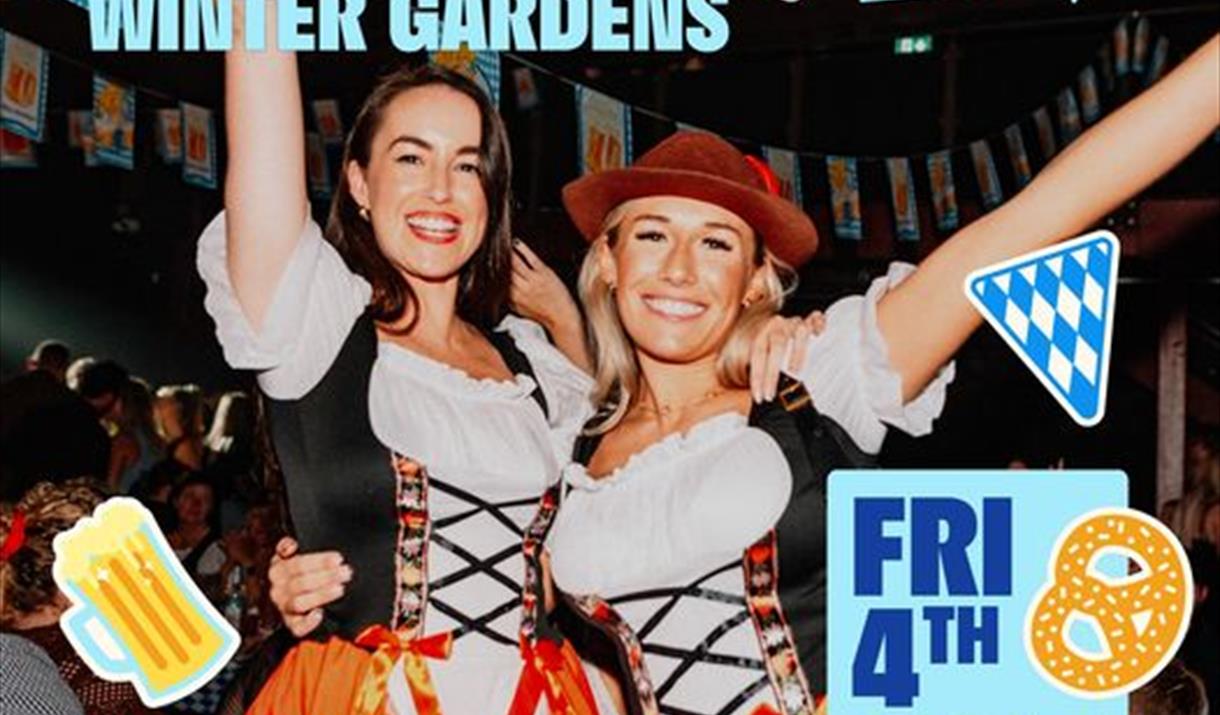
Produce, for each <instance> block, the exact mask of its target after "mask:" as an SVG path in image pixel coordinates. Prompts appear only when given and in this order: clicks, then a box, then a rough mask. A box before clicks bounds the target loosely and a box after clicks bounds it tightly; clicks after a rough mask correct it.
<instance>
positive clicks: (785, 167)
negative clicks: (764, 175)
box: [763, 146, 803, 206]
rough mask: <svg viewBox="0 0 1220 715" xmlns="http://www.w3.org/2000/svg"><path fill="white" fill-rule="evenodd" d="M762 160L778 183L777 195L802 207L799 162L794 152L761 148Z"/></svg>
mask: <svg viewBox="0 0 1220 715" xmlns="http://www.w3.org/2000/svg"><path fill="white" fill-rule="evenodd" d="M763 159H765V160H766V162H767V165H768V166H770V167H771V173H773V174H775V178H776V179H777V180H778V181H779V194H780V196H783V197H784V198H785V199H788V200H789V201H791V202H792V203H794V204H796V205H797V206H801V205H803V203H802V201H803V196H802V191H801V161H800V159H799V158H798V157H797V155H796V152H792V151H788V150H787V149H777V148H775V147H770V146H765V147H763Z"/></svg>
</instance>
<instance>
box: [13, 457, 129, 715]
mask: <svg viewBox="0 0 1220 715" xmlns="http://www.w3.org/2000/svg"><path fill="white" fill-rule="evenodd" d="M104 499H105V491H104V490H103V488H102V485H101V483H100V482H98V481H95V480H89V479H73V480H69V481H67V482H64V483H63V484H58V485H57V484H52V483H50V482H40V483H38V484H36V485H34V487H33V488H31V489H30V490H29V491H28V492H26V494H25V495H24V496H23V497H22V498H21V500H20V501H19V502H18V503H17V504H16V506H15V507H13V508H9V509H5V510H3V511H0V544H3V548H2V549H0V627H3V629H4V630H6V631H12V632H13V633H15V634H16V635H18V636H20V637H21V638H23V639H25V640H26V641H29V642H30V643H33V644H35V645H37V646H38V647H40V648H41V649H42V650H44V651H45V652H46V654H47V655H48V656H50V660H51V661H52V662H53V663H55V665H56V666H57V667H58V669H59V675H60V676H61V677H62V678H63V680H64V681H65V682H67V684H68V686H69V687H70V688H71V689H72V691H73V692H74V693H75V694H76V697H77V699H79V701H80V704H81V705H82V706H84V712H85V713H87V715H136V714H141V715H142V714H144V713H149V712H151V711H150V710H148V709H147V708H145V707H144V705H143V704H142V703H141V702H140V699H139V696H138V695H137V694H136V691H135V688H133V687H132V686H131V685H130V684H129V683H112V682H108V681H105V680H102V679H101V678H99V677H97V676H96V675H94V674H93V671H91V670H90V669H89V668H88V666H86V665H85V663H84V661H82V660H81V659H80V656H78V655H77V654H76V651H75V650H74V649H73V648H72V645H71V644H70V643H69V642H68V639H67V637H66V636H65V635H64V632H63V630H61V629H60V627H59V617H60V615H62V614H63V612H64V611H65V610H66V609H67V608H68V606H69V605H70V602H69V601H68V599H67V597H66V596H64V594H63V593H61V592H60V590H59V588H58V587H57V586H56V585H55V580H54V578H53V577H52V575H51V566H52V564H53V563H54V562H55V551H54V549H53V548H52V543H53V541H54V539H55V537H56V536H57V535H58V534H60V533H62V532H64V531H67V530H68V529H70V528H72V526H73V525H74V524H76V522H77V521H78V520H79V519H80V518H81V517H84V516H87V515H88V514H90V513H91V512H92V511H93V509H94V508H95V507H96V506H97V505H98V504H100V503H101V502H102V501H103V500H104ZM5 649H7V648H5ZM27 650H28V649H27ZM17 651H18V652H17V654H16V655H21V653H20V648H18V649H17ZM21 659H22V660H24V661H27V662H29V661H30V660H31V657H30V655H29V653H26V654H25V655H24V656H22V658H21ZM34 660H37V658H36V657H35V658H34ZM0 663H4V666H3V667H2V668H0V669H4V668H9V667H12V666H11V665H10V662H9V657H8V654H7V653H6V654H5V655H4V657H3V658H0ZM31 667H32V668H33V667H37V666H35V665H34V664H31ZM35 676H36V673H35V671H33V670H30V671H26V670H25V669H22V671H21V672H20V674H19V675H18V676H16V677H17V679H18V680H20V679H21V678H24V677H35ZM8 680H9V679H8V678H7V677H0V684H3V685H4V686H5V687H7V685H8V683H7V682H6V681H8ZM46 692H47V696H48V697H55V696H54V694H53V692H52V690H51V689H48V690H47V691H46ZM2 702H4V701H3V700H0V703H2ZM18 712H21V713H23V714H24V713H31V712H38V711H37V710H27V709H21V710H19V711H18ZM44 712H55V713H61V712H72V710H71V709H70V708H65V709H54V710H50V711H45V710H44ZM76 712H79V710H77V711H76Z"/></svg>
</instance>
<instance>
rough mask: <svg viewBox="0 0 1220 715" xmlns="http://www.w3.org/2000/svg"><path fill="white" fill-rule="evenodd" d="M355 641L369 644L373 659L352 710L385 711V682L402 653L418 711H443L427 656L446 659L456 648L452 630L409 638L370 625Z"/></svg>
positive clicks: (436, 714) (432, 714) (422, 714)
mask: <svg viewBox="0 0 1220 715" xmlns="http://www.w3.org/2000/svg"><path fill="white" fill-rule="evenodd" d="M356 645H358V646H360V647H362V648H370V649H373V650H374V651H375V652H374V653H373V661H372V663H371V664H370V666H369V670H368V672H367V673H366V674H365V678H364V683H363V685H362V687H361V688H360V693H359V694H358V696H357V697H358V700H357V702H356V704H355V706H354V707H353V708H352V712H354V713H360V714H361V715H365V714H370V715H371V714H373V713H377V714H378V715H380V713H384V712H385V705H386V700H387V698H388V693H387V691H386V682H387V681H388V680H389V678H390V672H391V670H392V669H393V667H394V663H396V662H397V661H398V658H399V656H402V657H403V659H404V661H405V662H404V664H403V665H404V668H403V669H404V671H405V672H406V676H407V689H408V690H409V691H410V692H411V699H412V700H413V701H414V702H415V712H416V713H418V715H440V712H441V709H440V703H439V701H438V700H437V697H436V688H435V687H434V686H433V685H432V678H431V677H430V676H429V674H428V666H427V664H426V663H425V662H424V659H425V658H431V659H433V660H445V659H447V658H448V657H449V654H450V653H452V652H453V632H452V631H445V632H444V633H437V634H435V635H431V636H428V637H427V638H408V637H406V636H403V635H399V634H398V633H395V632H394V631H392V630H390V629H389V628H386V627H385V626H382V625H376V626H369V627H368V628H365V629H364V630H363V631H361V633H360V635H358V636H356Z"/></svg>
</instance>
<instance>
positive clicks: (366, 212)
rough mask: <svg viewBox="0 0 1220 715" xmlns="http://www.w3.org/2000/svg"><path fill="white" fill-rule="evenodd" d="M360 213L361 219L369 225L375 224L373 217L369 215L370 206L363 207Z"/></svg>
mask: <svg viewBox="0 0 1220 715" xmlns="http://www.w3.org/2000/svg"><path fill="white" fill-rule="evenodd" d="M359 213H360V218H362V219H364V220H365V221H368V222H369V223H372V222H373V219H372V216H370V215H369V207H368V206H361V207H360V211H359Z"/></svg>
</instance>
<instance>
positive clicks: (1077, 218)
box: [877, 35, 1220, 399]
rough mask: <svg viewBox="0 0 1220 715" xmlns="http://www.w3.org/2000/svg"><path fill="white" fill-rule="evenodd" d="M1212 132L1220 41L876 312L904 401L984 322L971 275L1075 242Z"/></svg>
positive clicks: (962, 237)
mask: <svg viewBox="0 0 1220 715" xmlns="http://www.w3.org/2000/svg"><path fill="white" fill-rule="evenodd" d="M1217 124H1220V35H1217V36H1214V37H1212V39H1211V40H1209V41H1208V42H1207V43H1206V44H1205V45H1204V46H1203V47H1202V48H1200V49H1199V50H1197V51H1195V53H1194V54H1192V55H1191V56H1190V57H1189V58H1187V59H1186V61H1185V62H1183V63H1182V64H1181V65H1180V66H1179V67H1178V68H1177V69H1175V70H1174V71H1173V72H1172V73H1170V74H1169V75H1167V76H1166V77H1165V78H1164V79H1162V80H1161V81H1160V82H1158V83H1157V84H1155V85H1153V86H1152V87H1151V88H1150V89H1148V90H1147V91H1145V92H1144V93H1143V94H1141V95H1140V96H1139V97H1137V98H1135V99H1134V100H1132V101H1131V102H1129V103H1127V104H1126V105H1125V106H1123V107H1122V108H1121V109H1119V110H1118V111H1116V112H1114V113H1113V114H1111V115H1110V116H1109V117H1107V118H1106V119H1105V120H1103V121H1102V122H1101V123H1100V124H1098V125H1097V126H1095V127H1093V128H1092V129H1090V130H1089V131H1087V132H1085V133H1084V134H1083V135H1082V136H1081V137H1080V138H1078V139H1077V140H1076V141H1075V142H1073V143H1072V144H1071V145H1070V146H1068V148H1067V149H1065V150H1064V151H1063V153H1062V154H1060V155H1059V156H1058V157H1057V158H1056V159H1055V160H1054V161H1052V162H1051V163H1050V164H1049V165H1047V167H1046V168H1045V169H1043V170H1042V172H1041V173H1040V174H1038V177H1037V178H1036V179H1034V181H1033V182H1031V183H1030V184H1029V186H1027V187H1026V188H1025V190H1024V191H1022V192H1021V193H1019V194H1017V195H1016V196H1015V197H1013V199H1012V200H1011V201H1009V202H1008V203H1006V204H1004V205H1003V206H1002V207H1000V208H998V209H996V210H995V211H993V212H991V213H990V214H988V215H986V216H984V217H983V218H981V219H979V220H978V221H976V222H974V223H972V224H970V225H969V226H967V227H966V228H963V229H962V230H961V231H958V232H957V233H956V234H954V235H953V237H952V238H950V239H949V240H948V241H946V242H945V243H944V245H942V246H941V247H940V248H938V249H937V250H936V251H934V252H933V253H932V255H930V256H928V258H927V259H926V260H925V261H924V262H923V263H922V264H921V265H920V266H919V269H918V270H917V271H916V272H915V273H914V274H913V275H912V276H911V277H910V278H909V279H908V280H906V281H904V282H903V283H902V284H901V285H899V286H898V287H897V288H895V289H894V290H893V291H892V292H890V293H889V294H888V295H886V296H885V297H884V298H883V299H882V300H881V302H880V303H879V304H878V306H877V320H878V323H879V326H880V329H881V334H882V335H883V336H884V337H885V341H886V343H887V345H888V347H889V351H890V361H891V363H892V364H893V366H894V368H895V369H896V370H897V371H898V374H899V375H901V376H902V389H903V397H904V399H911V398H913V397H914V396H915V395H917V394H918V393H919V391H920V390H921V389H922V388H923V386H924V385H926V384H927V383H928V382H929V381H930V380H931V379H932V377H933V376H934V375H935V374H936V371H937V369H938V368H939V367H940V366H941V365H943V364H944V363H945V362H946V361H947V360H948V359H949V358H950V357H951V356H952V355H953V353H955V352H956V351H957V349H958V348H959V347H961V345H962V343H964V342H965V341H966V338H968V337H969V336H970V333H971V332H973V331H974V329H975V328H977V327H978V326H979V324H980V323H981V321H982V319H981V317H980V316H979V315H978V314H977V313H976V312H975V311H974V309H973V308H972V307H971V306H970V304H969V302H968V301H967V300H966V296H965V294H964V292H963V289H962V285H963V282H964V281H965V278H966V276H967V275H968V274H969V273H970V272H971V271H974V270H976V269H978V268H981V267H983V266H987V265H990V264H992V263H996V262H999V261H1002V260H1005V259H1008V258H1012V257H1014V256H1018V255H1020V254H1022V253H1026V252H1029V251H1033V250H1036V249H1038V248H1041V247H1043V246H1047V245H1050V244H1052V243H1055V242H1057V241H1062V240H1065V239H1068V238H1071V237H1073V236H1076V235H1078V234H1080V233H1081V232H1083V231H1084V230H1085V229H1087V228H1088V227H1090V226H1092V225H1093V224H1094V223H1095V222H1097V221H1098V220H1099V219H1101V218H1102V217H1103V216H1105V215H1106V214H1107V213H1108V212H1110V211H1112V210H1113V209H1114V208H1115V207H1117V206H1118V205H1120V204H1121V203H1122V202H1123V201H1125V200H1127V199H1128V198H1130V197H1131V196H1133V195H1135V194H1136V193H1138V192H1139V191H1141V190H1143V189H1144V188H1145V187H1147V186H1148V185H1149V184H1151V183H1152V182H1154V181H1156V180H1157V179H1158V178H1160V177H1161V176H1162V175H1164V174H1165V173H1166V172H1167V171H1169V170H1170V169H1171V168H1172V167H1173V166H1174V165H1175V164H1177V163H1178V162H1180V161H1181V160H1182V159H1184V158H1185V157H1186V156H1187V155H1189V154H1190V152H1191V151H1193V150H1194V148H1195V147H1196V146H1197V145H1198V144H1199V143H1200V142H1201V141H1203V140H1204V139H1205V138H1206V137H1207V136H1209V135H1210V134H1211V132H1212V131H1213V130H1215V129H1216V126H1217Z"/></svg>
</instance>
